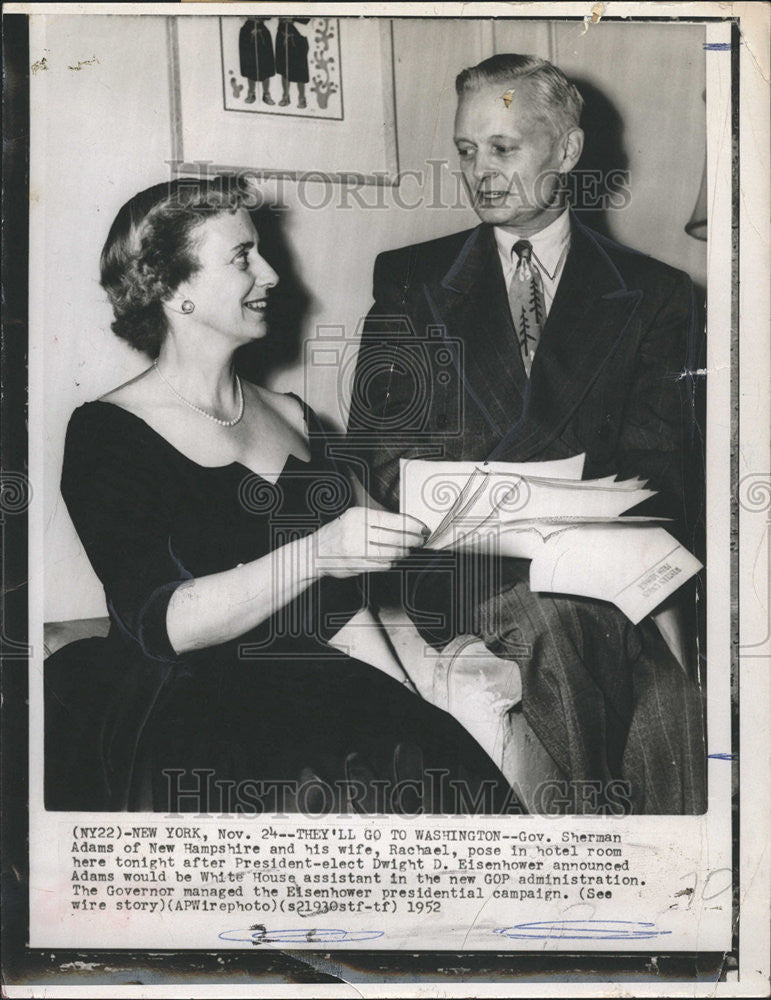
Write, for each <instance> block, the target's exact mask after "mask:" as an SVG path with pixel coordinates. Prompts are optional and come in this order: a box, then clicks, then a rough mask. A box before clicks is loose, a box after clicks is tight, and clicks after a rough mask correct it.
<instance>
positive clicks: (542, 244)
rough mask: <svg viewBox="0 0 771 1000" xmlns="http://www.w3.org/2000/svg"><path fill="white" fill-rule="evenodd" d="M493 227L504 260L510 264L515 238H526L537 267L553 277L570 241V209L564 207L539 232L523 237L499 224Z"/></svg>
mask: <svg viewBox="0 0 771 1000" xmlns="http://www.w3.org/2000/svg"><path fill="white" fill-rule="evenodd" d="M493 229H494V232H495V241H496V243H497V244H498V252H499V253H500V255H501V257H502V258H503V260H504V262H506V263H508V264H509V266H511V251H512V247H513V246H514V244H515V243H516V242H517V240H521V239H528V240H529V241H530V243H531V244H532V246H533V256H534V257H535V259H536V261H537V262H538V265H539V267H541V268H542V269H543V270H545V271H546V273H547V275H548V276H549V278H552V279H553V278H554V276H555V274H556V273H557V268H558V267H559V264H560V261H561V260H562V256H563V254H564V253H565V248H566V246H567V244H568V243H569V241H570V211H569V209H567V208H566V209H565V211H564V212H563V213H562V214H561V215H558V216H557V218H556V219H555V220H554V222H550V223H549V225H548V226H546V228H545V229H541V230H540V232H537V233H534V234H533V235H532V236H527V237H523V236H520V235H519V234H518V233H516V232H515V231H512V230H510V229H503V228H502V227H501V226H494V227H493Z"/></svg>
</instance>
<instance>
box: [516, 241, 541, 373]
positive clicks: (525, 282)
mask: <svg viewBox="0 0 771 1000" xmlns="http://www.w3.org/2000/svg"><path fill="white" fill-rule="evenodd" d="M511 252H512V256H513V255H514V254H516V255H517V257H518V258H519V259H518V261H517V266H516V268H515V269H514V275H513V277H512V279H511V284H510V285H509V307H510V308H511V319H512V322H513V323H514V330H515V331H516V334H517V340H518V341H519V349H520V351H521V353H522V362H523V364H524V366H525V374H526V375H527V377H528V378H530V368H531V366H532V364H533V355H534V354H535V349H536V347H537V346H538V341H539V339H540V336H541V331H542V330H543V327H544V323H545V322H546V300H545V298H544V294H543V281H542V279H541V275H540V273H539V271H538V268H537V266H536V264H535V261H533V259H532V255H533V247H532V244H531V243H530V242H529V241H528V240H518V241H517V242H516V243H515V244H514V246H513V247H512V250H511Z"/></svg>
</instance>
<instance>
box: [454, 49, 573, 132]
mask: <svg viewBox="0 0 771 1000" xmlns="http://www.w3.org/2000/svg"><path fill="white" fill-rule="evenodd" d="M523 78H526V79H528V80H530V81H531V83H532V84H533V86H534V87H535V88H536V93H537V94H538V96H539V98H540V102H539V103H540V104H541V105H542V110H543V112H544V115H545V117H546V118H547V119H548V120H549V122H550V123H551V125H552V127H553V128H554V129H555V131H556V132H559V133H562V132H565V131H567V129H569V128H575V127H577V126H578V124H579V121H580V119H581V109H582V108H583V106H584V99H583V97H581V94H580V93H579V91H578V88H577V87H576V86H575V84H573V83H571V82H570V80H568V78H567V77H566V76H565V74H564V73H563V72H562V70H561V69H557V67H556V66H553V65H552V64H551V63H550V62H547V60H546V59H540V58H539V57H538V56H527V55H519V54H518V53H515V52H502V53H500V54H499V55H496V56H490V58H489V59H485V60H484V61H483V62H481V63H478V64H477V65H476V66H470V67H469V68H468V69H464V70H463V71H462V72H461V73H459V74H458V76H457V77H456V79H455V90H456V92H457V94H458V95H461V94H463V93H464V92H465V91H467V90H477V89H479V88H480V87H483V86H486V85H487V84H491V83H497V84H500V85H501V88H502V95H501V96H503V92H505V90H506V89H507V88H508V89H514V90H516V87H514V86H513V85H514V81H516V80H521V79H523ZM514 100H515V101H516V95H515V97H514Z"/></svg>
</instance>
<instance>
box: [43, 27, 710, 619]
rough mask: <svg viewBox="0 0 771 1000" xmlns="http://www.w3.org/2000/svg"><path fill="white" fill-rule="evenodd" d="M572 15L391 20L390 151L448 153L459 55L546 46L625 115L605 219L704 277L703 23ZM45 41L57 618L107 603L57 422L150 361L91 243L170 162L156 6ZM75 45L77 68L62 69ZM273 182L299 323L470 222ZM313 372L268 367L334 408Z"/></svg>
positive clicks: (420, 155) (94, 611)
mask: <svg viewBox="0 0 771 1000" xmlns="http://www.w3.org/2000/svg"><path fill="white" fill-rule="evenodd" d="M33 17H34V18H35V19H36V20H38V19H42V15H33ZM581 27H582V26H579V25H576V24H570V25H566V26H559V27H558V28H556V29H555V28H552V29H549V28H548V26H545V25H543V24H536V23H534V22H521V21H519V22H512V21H508V22H498V23H496V24H495V27H494V28H493V25H492V23H491V22H479V21H473V20H471V19H463V20H462V21H461V20H458V21H454V22H448V21H441V22H431V21H424V20H419V21H411V20H400V21H396V22H394V50H395V85H396V118H397V135H398V144H399V157H400V167H401V169H402V170H425V169H426V162H425V161H426V160H427V159H438V158H442V157H446V158H449V162H450V163H451V164H452V165H453V168H454V167H455V166H456V164H455V157H454V152H453V147H452V141H451V137H452V118H453V114H454V107H455V95H454V78H455V75H456V73H457V72H458V70H459V69H461V68H463V67H464V66H467V65H471V64H473V63H475V62H477V61H479V60H480V59H482V58H484V57H485V56H487V55H489V54H491V53H492V52H493V51H495V50H498V51H506V50H509V51H532V52H536V53H538V54H541V55H545V56H551V57H553V58H554V59H555V61H557V63H558V64H559V65H562V66H563V68H564V69H565V70H566V71H568V72H569V73H575V74H576V75H580V76H582V77H584V78H585V79H589V80H590V81H591V82H593V83H594V84H595V85H596V86H597V87H598V88H600V89H601V90H602V91H603V93H606V94H607V96H608V97H609V98H610V99H611V100H612V102H613V104H614V105H615V107H616V108H617V110H618V112H619V114H620V115H621V117H622V119H623V121H624V124H625V134H624V139H625V145H626V148H627V153H628V156H629V169H630V172H631V178H632V185H633V198H632V201H631V203H630V206H629V208H628V209H627V210H626V211H624V212H619V213H615V214H613V217H612V218H611V219H610V229H611V232H612V234H613V235H614V236H615V237H616V238H617V239H619V240H620V241H621V242H626V243H629V244H631V245H633V246H636V247H638V248H639V249H641V250H644V251H646V252H648V253H652V254H654V255H656V256H658V257H660V258H662V259H664V260H666V261H668V262H670V263H673V264H676V265H677V266H680V267H683V268H684V269H685V270H687V271H689V272H690V273H691V274H692V276H693V277H694V278H695V279H696V280H699V281H702V282H703V281H704V274H705V271H706V260H705V252H704V249H705V248H704V244H700V243H697V242H696V241H694V240H692V239H691V238H690V237H688V236H686V235H685V233H684V231H683V226H684V224H685V222H686V221H687V220H688V218H689V216H690V213H691V210H692V208H693V203H694V201H695V198H696V193H697V190H698V184H699V180H700V177H701V168H702V163H703V158H704V135H703V120H704V110H703V104H702V100H701V93H702V90H703V87H704V82H703V59H702V52H701V41H702V39H703V29H702V28H699V27H696V28H691V27H683V28H680V29H678V30H672V29H671V28H669V29H667V30H666V31H663V30H662V29H660V28H658V26H650V25H633V26H627V25H610V24H608V25H602V26H599V25H598V26H593V27H592V28H590V30H589V32H588V33H587V34H586V35H585V36H578V34H577V33H578V32H580V31H581ZM632 32H634V41H633V47H631V46H630V35H631V33H632ZM41 49H42V50H41V51H39V52H37V51H34V50H33V51H31V53H30V57H31V60H32V61H33V62H34V61H36V60H38V59H40V58H42V56H43V55H45V57H46V64H47V67H48V68H47V69H46V70H45V71H40V72H38V73H36V74H34V76H33V78H32V87H33V109H34V111H33V115H34V118H33V128H34V127H37V128H40V129H43V130H44V135H45V141H46V152H45V159H46V181H45V185H44V190H42V191H37V190H36V191H33V192H32V196H33V197H35V198H40V199H41V202H42V204H43V206H44V209H45V244H44V248H43V253H42V259H38V260H34V261H32V262H31V268H32V269H34V271H35V277H37V276H38V275H40V276H42V277H43V279H44V287H43V289H42V294H43V296H44V303H45V311H44V316H45V318H44V323H43V328H42V329H33V330H32V331H31V337H33V338H34V340H35V342H36V343H38V344H40V343H42V344H43V345H44V354H45V400H46V403H45V406H46V417H45V423H46V428H45V456H46V470H47V474H46V481H45V483H44V489H43V493H44V508H45V523H46V619H47V620H53V621H55V620H63V619H67V618H80V617H89V616H94V615H100V614H103V613H104V601H103V597H102V593H101V588H100V586H99V583H98V581H97V580H96V578H95V577H94V575H93V573H92V571H91V569H90V566H89V564H88V561H87V559H86V558H85V556H84V554H83V552H82V549H81V547H80V543H79V541H78V539H77V536H76V535H75V532H74V530H73V528H72V525H71V524H70V521H69V518H68V516H67V512H66V509H65V507H64V504H63V502H62V500H61V497H60V496H59V492H58V482H59V475H60V469H61V453H62V447H63V441H64V431H65V427H66V423H67V419H68V417H69V414H70V413H71V411H72V410H73V408H74V407H75V406H77V405H79V404H80V403H81V402H83V401H84V400H88V399H93V398H95V397H97V396H99V395H100V394H101V393H103V392H105V391H106V390H107V389H109V388H110V387H112V386H114V385H117V384H119V383H120V382H122V381H125V380H126V379H127V378H130V377H131V376H132V375H134V374H136V373H137V372H138V371H140V370H142V368H143V367H145V366H146V361H145V360H144V359H143V358H142V356H140V355H138V354H136V353H135V352H133V351H132V350H131V349H130V348H128V347H127V346H124V345H123V344H121V343H120V342H119V341H118V340H117V339H116V338H115V337H114V336H113V335H112V334H111V332H110V330H109V323H110V319H111V315H110V310H109V308H108V306H107V304H106V302H105V298H104V295H103V293H102V291H101V289H100V288H99V284H98V260H99V252H100V250H101V246H102V243H103V242H104V238H105V236H106V234H107V230H108V228H109V225H110V222H111V221H112V219H113V217H114V215H115V213H116V212H117V210H118V208H119V207H120V205H121V204H123V202H124V201H125V200H126V199H127V198H129V197H130V196H131V195H132V194H134V193H135V192H136V191H139V190H141V189H142V188H144V187H147V186H149V185H150V184H153V183H156V182H158V181H162V180H164V179H166V178H167V177H168V166H167V164H166V162H165V161H166V160H168V159H169V158H170V156H171V144H170V122H169V109H168V81H167V65H166V35H165V24H164V19H163V18H160V17H154V16H141V17H128V16H109V15H107V16H99V15H92V16H82V17H69V16H62V15H60V16H57V17H54V18H51V19H50V20H48V22H47V27H46V37H45V42H44V44H41ZM43 50H45V51H43ZM79 62H80V63H81V64H82V66H81V68H80V69H72V68H70V67H73V66H77V65H78V64H79ZM43 92H44V93H43ZM312 166H313V165H312V164H309V168H310V167H312ZM308 190H309V193H310V189H308ZM283 192H284V195H285V204H286V208H287V211H286V213H285V216H284V218H285V224H286V235H287V238H288V240H289V243H290V245H291V247H292V249H293V251H294V253H295V258H296V262H297V270H298V272H299V275H300V277H301V279H302V282H303V283H304V285H305V286H306V287H307V288H308V289H309V290H310V291H311V293H312V295H313V302H312V305H311V308H310V310H309V312H308V315H307V317H306V322H305V330H306V335H312V331H313V330H314V329H315V327H316V324H328V325H336V326H342V327H344V328H345V331H346V334H347V335H348V336H352V335H353V333H354V331H355V330H356V327H357V324H358V321H359V319H360V318H361V317H362V316H363V315H364V314H365V313H366V310H367V308H368V306H369V304H370V291H371V275H372V262H373V260H374V257H375V255H376V254H377V252H378V251H380V250H382V249H386V248H388V247H394V246H400V245H403V244H405V243H410V242H414V241H417V240H424V239H430V238H432V237H434V236H438V235H442V234H444V233H449V232H453V231H456V230H459V229H463V228H465V227H467V226H470V225H473V224H474V222H475V221H476V220H475V217H474V215H473V213H472V212H471V211H470V210H469V209H468V208H466V207H454V208H452V209H441V208H433V209H432V208H428V207H422V208H419V209H417V210H407V209H403V208H399V206H398V204H397V203H396V202H395V200H394V192H392V191H388V190H386V192H385V193H384V194H385V199H384V200H385V205H386V206H387V207H386V208H384V209H377V210H375V209H367V208H363V207H358V206H356V205H355V204H354V203H351V207H349V208H347V209H345V210H342V209H341V208H339V207H337V203H338V202H339V198H333V199H331V201H330V203H329V204H328V205H327V206H326V207H325V208H323V209H320V210H316V211H310V210H308V209H307V208H306V207H304V206H303V205H302V204H301V203H300V200H299V199H298V192H297V189H296V186H295V185H293V184H291V183H288V184H285V185H283ZM403 193H404V197H405V199H408V200H410V201H413V202H414V201H417V200H418V197H419V194H420V192H419V189H418V186H417V183H416V181H415V180H414V178H409V179H408V180H407V181H405V184H404V188H403ZM370 194H371V192H370ZM425 194H426V195H427V196H428V194H429V192H428V191H426V192H425ZM305 376H306V373H305V371H304V366H303V363H302V358H300V359H299V360H298V361H297V362H296V363H294V364H292V365H290V366H288V367H285V368H284V369H283V370H281V371H278V372H277V373H276V374H275V376H274V377H273V378H272V381H271V384H272V385H273V386H274V387H275V388H278V389H281V390H290V389H291V390H294V391H296V392H299V393H301V394H304V395H305V396H306V398H307V399H308V401H309V402H310V403H311V404H312V405H313V406H314V407H315V408H316V409H317V410H318V411H319V412H320V413H322V414H323V415H325V416H327V417H328V418H329V419H330V420H332V421H333V422H336V423H338V424H339V423H340V422H341V421H342V420H344V417H345V409H346V407H347V400H342V401H341V400H339V398H338V391H337V378H336V373H335V372H328V373H326V375H324V376H321V375H320V374H319V372H318V371H314V372H313V377H312V380H311V379H308V380H307V385H306V377H305Z"/></svg>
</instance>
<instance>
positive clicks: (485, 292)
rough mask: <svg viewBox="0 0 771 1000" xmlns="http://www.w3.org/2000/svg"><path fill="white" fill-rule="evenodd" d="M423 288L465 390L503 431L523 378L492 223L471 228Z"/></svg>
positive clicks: (516, 408) (517, 408) (515, 410)
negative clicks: (442, 271)
mask: <svg viewBox="0 0 771 1000" xmlns="http://www.w3.org/2000/svg"><path fill="white" fill-rule="evenodd" d="M424 293H425V296H426V300H427V302H428V306H429V309H430V310H431V314H432V316H433V317H434V320H435V322H436V323H437V325H438V326H441V327H442V328H443V336H444V338H445V342H446V344H447V346H448V348H449V349H450V352H451V354H452V357H453V362H454V364H455V367H456V369H457V371H458V375H459V377H460V380H461V383H462V384H463V387H464V389H465V391H466V393H467V395H468V396H470V397H471V399H472V400H473V401H474V402H475V403H476V405H477V407H478V409H479V410H480V412H481V413H482V415H483V417H484V419H485V420H486V421H487V423H488V424H489V426H490V429H491V430H492V431H493V433H494V434H495V435H496V436H497V437H502V436H503V435H505V434H506V432H507V429H508V428H509V427H510V426H511V422H512V417H514V416H516V415H518V414H519V413H520V412H521V409H522V400H523V396H524V391H525V382H526V379H525V373H524V368H523V366H522V360H521V357H520V353H519V348H518V346H517V340H516V335H515V333H514V329H513V326H512V322H511V314H510V312H509V303H508V298H507V294H506V285H505V283H504V279H503V270H502V268H501V263H500V260H499V257H498V250H497V245H496V242H495V237H494V235H493V231H492V229H491V228H490V227H489V226H477V228H476V229H473V230H472V231H471V233H470V235H469V237H468V239H467V240H466V242H465V244H464V245H463V247H462V249H461V252H460V253H459V254H458V257H457V258H456V259H455V261H453V263H452V266H451V267H450V269H449V270H448V271H447V273H446V274H445V275H444V277H443V278H442V280H441V281H437V282H430V283H427V284H426V285H425V286H424ZM480 457H481V456H480Z"/></svg>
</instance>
